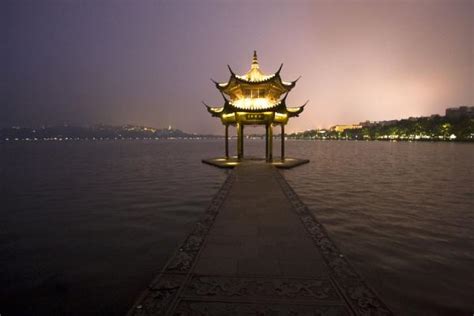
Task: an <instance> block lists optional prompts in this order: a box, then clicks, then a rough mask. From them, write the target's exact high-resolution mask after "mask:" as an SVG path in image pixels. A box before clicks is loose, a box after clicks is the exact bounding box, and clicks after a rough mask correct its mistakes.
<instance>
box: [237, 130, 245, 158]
mask: <svg viewBox="0 0 474 316" xmlns="http://www.w3.org/2000/svg"><path fill="white" fill-rule="evenodd" d="M237 158H239V159H242V158H244V125H243V124H242V123H237Z"/></svg>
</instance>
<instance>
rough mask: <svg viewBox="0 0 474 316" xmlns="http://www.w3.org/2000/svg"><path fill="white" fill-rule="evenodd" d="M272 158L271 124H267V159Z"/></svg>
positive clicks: (269, 160)
mask: <svg viewBox="0 0 474 316" xmlns="http://www.w3.org/2000/svg"><path fill="white" fill-rule="evenodd" d="M272 160H273V128H272V124H268V125H267V161H268V162H271V161H272Z"/></svg>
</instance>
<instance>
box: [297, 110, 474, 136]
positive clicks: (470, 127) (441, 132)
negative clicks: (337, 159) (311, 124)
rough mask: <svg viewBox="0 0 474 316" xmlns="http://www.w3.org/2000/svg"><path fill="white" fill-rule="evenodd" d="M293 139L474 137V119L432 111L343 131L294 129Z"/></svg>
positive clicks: (365, 124) (364, 124)
mask: <svg viewBox="0 0 474 316" xmlns="http://www.w3.org/2000/svg"><path fill="white" fill-rule="evenodd" d="M288 138H293V139H347V140H427V141H474V119H473V118H470V117H459V118H448V117H446V116H440V115H433V116H431V117H419V118H410V119H402V120H395V121H389V122H375V123H369V122H367V123H362V124H361V126H360V127H358V128H348V129H345V130H342V131H336V130H334V129H330V130H318V129H314V130H308V131H304V132H298V133H292V134H289V135H288Z"/></svg>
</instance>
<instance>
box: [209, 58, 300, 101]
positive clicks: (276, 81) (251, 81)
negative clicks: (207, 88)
mask: <svg viewBox="0 0 474 316" xmlns="http://www.w3.org/2000/svg"><path fill="white" fill-rule="evenodd" d="M282 67H283V64H281V66H280V68H278V70H277V71H276V72H275V73H273V74H271V75H266V74H264V73H263V72H262V71H261V70H260V65H259V64H258V58H257V52H256V51H254V53H253V59H252V64H251V66H250V69H249V71H247V72H246V73H245V74H243V75H236V74H235V73H234V71H233V70H232V68H230V66H228V68H229V71H230V75H231V76H230V78H229V80H228V81H227V82H216V81H214V80H212V81H213V82H214V83H215V85H216V87H217V89H219V90H220V91H221V92H224V93H225V94H227V95H229V91H230V90H232V89H233V88H235V87H236V86H238V85H242V84H244V85H246V84H248V85H260V84H272V85H274V86H275V87H278V88H279V89H280V90H281V91H282V93H285V92H288V91H290V90H291V89H292V88H293V87H294V86H295V84H296V82H297V81H298V79H299V78H298V79H296V80H294V81H291V82H287V81H283V80H282V79H281V77H280V71H281V69H282Z"/></svg>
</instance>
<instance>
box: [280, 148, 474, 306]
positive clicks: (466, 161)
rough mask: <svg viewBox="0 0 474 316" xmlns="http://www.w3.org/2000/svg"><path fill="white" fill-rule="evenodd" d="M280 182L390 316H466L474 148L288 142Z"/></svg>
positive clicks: (471, 272) (473, 279)
mask: <svg viewBox="0 0 474 316" xmlns="http://www.w3.org/2000/svg"><path fill="white" fill-rule="evenodd" d="M288 148H289V149H290V150H291V151H292V153H293V154H294V155H298V156H302V157H308V158H309V159H311V163H310V164H308V165H305V166H302V167H301V168H296V169H292V170H289V171H286V172H285V173H284V174H285V177H286V178H287V179H288V180H289V182H290V184H291V185H292V186H293V188H294V189H295V190H296V192H297V193H298V195H299V196H300V197H301V198H302V200H303V201H304V202H305V203H306V204H307V205H308V207H309V208H310V209H311V210H312V211H313V213H314V214H315V215H316V217H317V218H318V219H319V220H320V221H321V222H322V223H323V224H324V225H325V227H326V228H327V230H328V231H329V233H330V236H331V237H332V239H333V240H334V241H335V242H336V243H337V244H338V246H339V247H340V248H341V250H342V251H343V252H344V253H345V254H346V255H347V257H348V258H349V260H350V262H351V263H352V264H353V265H354V266H355V268H356V269H357V270H358V271H359V272H360V273H361V274H362V275H363V276H364V277H365V279H366V280H367V281H368V283H369V284H370V285H371V286H372V287H373V288H374V289H375V290H376V291H377V292H378V293H379V294H381V295H382V297H384V300H385V301H386V303H387V304H389V305H390V307H391V308H392V309H393V310H394V311H395V312H396V313H397V314H399V315H420V314H423V315H471V314H472V313H474V145H472V144H454V143H408V142H399V143H391V142H350V141H331V142H301V143H300V144H298V142H291V143H290V144H289V145H288Z"/></svg>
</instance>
